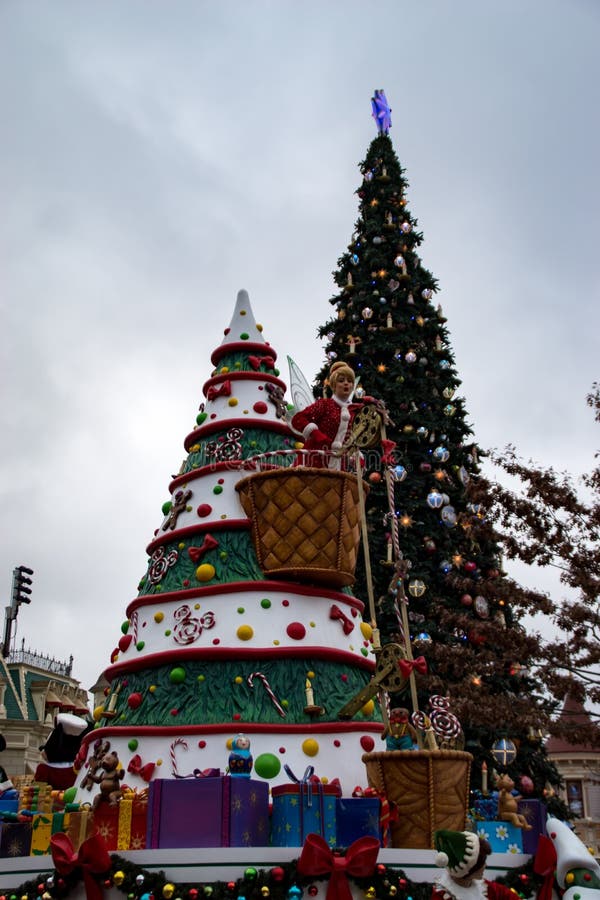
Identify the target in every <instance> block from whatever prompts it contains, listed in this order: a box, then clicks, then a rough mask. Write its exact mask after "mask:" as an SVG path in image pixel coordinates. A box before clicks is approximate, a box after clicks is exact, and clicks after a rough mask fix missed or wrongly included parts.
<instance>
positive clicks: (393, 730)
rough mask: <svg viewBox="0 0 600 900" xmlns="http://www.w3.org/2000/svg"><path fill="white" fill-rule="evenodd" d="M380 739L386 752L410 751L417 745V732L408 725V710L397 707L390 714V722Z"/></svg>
mask: <svg viewBox="0 0 600 900" xmlns="http://www.w3.org/2000/svg"><path fill="white" fill-rule="evenodd" d="M382 737H384V738H385V746H386V748H387V749H388V750H412V748H413V746H414V744H416V743H417V732H416V731H415V729H414V728H413V726H412V725H411V724H410V721H409V718H408V710H407V709H404V707H401V706H399V707H397V708H396V709H392V710H391V712H390V722H389V725H388V726H387V728H386V730H385V731H384V733H383V735H382Z"/></svg>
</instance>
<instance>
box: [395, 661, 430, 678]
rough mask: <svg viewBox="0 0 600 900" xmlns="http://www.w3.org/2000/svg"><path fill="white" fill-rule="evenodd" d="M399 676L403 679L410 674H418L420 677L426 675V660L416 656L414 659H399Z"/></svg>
mask: <svg viewBox="0 0 600 900" xmlns="http://www.w3.org/2000/svg"><path fill="white" fill-rule="evenodd" d="M398 668H399V669H400V674H401V675H402V677H403V678H408V677H409V675H410V673H411V672H418V673H419V674H420V675H426V674H427V660H426V659H425V657H424V656H417V658H416V659H401V660H400V662H399V663H398Z"/></svg>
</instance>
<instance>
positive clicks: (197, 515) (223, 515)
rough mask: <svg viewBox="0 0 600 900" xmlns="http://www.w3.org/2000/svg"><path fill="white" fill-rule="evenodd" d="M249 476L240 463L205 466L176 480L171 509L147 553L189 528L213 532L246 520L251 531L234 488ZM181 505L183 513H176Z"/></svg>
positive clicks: (156, 532) (172, 488)
mask: <svg viewBox="0 0 600 900" xmlns="http://www.w3.org/2000/svg"><path fill="white" fill-rule="evenodd" d="M247 474H248V472H247V471H245V470H243V469H241V470H240V468H239V463H226V462H222V463H215V465H214V466H203V467H202V468H201V469H196V470H195V471H193V472H190V473H189V474H188V475H186V476H185V477H182V478H177V479H175V481H174V482H173V483H172V484H171V488H170V489H171V502H172V504H173V507H172V510H171V511H169V512H168V513H167V515H166V516H165V518H164V519H163V521H162V523H161V525H160V527H159V528H157V530H156V531H155V532H154V539H153V540H152V542H151V543H150V545H149V546H148V548H147V549H148V553H151V552H152V550H153V549H154V547H155V545H156V541H160V542H164V541H165V540H170V539H172V540H177V539H178V537H179V536H180V534H181V532H183V531H186V529H190V528H191V529H200V528H202V529H203V530H210V528H211V527H214V526H215V524H216V525H219V526H220V527H223V523H224V522H228V521H231V520H236V521H237V520H243V521H244V522H247V523H248V528H249V527H250V523H249V522H248V520H247V518H246V514H245V512H244V510H243V509H242V504H241V503H240V499H239V495H238V492H237V491H236V490H235V485H236V484H237V483H238V481H240V480H241V479H242V478H244V477H245V476H246V475H247ZM178 504H179V505H180V506H181V507H182V509H181V512H178V511H177V510H174V507H175V506H176V505H178ZM173 520H174V523H173ZM172 524H173V527H171V525H172Z"/></svg>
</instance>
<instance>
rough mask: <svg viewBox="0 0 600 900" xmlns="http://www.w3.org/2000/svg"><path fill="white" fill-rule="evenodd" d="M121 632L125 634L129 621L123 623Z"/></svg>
mask: <svg viewBox="0 0 600 900" xmlns="http://www.w3.org/2000/svg"><path fill="white" fill-rule="evenodd" d="M121 631H122V632H123V634H127V632H128V631H129V619H126V620H125V622H123V623H122V624H121Z"/></svg>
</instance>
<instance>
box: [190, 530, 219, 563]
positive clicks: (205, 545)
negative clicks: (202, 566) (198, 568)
mask: <svg viewBox="0 0 600 900" xmlns="http://www.w3.org/2000/svg"><path fill="white" fill-rule="evenodd" d="M218 546H219V542H218V541H217V540H215V538H214V537H213V536H212V534H207V535H206V537H205V538H204V540H203V542H202V544H201V546H200V547H188V556H189V558H190V559H191V561H192V562H193V563H197V562H199V561H200V560H201V559H202V557H203V556H204V554H205V553H207V552H208V551H209V550H214V549H215V547H218Z"/></svg>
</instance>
